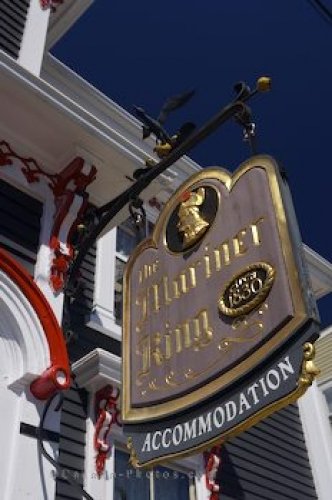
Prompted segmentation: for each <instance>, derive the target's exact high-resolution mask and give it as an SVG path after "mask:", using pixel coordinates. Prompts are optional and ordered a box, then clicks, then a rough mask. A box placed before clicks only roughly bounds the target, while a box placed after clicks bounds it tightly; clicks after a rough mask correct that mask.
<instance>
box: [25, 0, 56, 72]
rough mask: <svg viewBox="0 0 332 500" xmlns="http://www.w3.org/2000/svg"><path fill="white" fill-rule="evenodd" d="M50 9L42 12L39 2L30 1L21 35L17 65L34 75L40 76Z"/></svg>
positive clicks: (38, 0) (35, 0) (37, 0)
mask: <svg viewBox="0 0 332 500" xmlns="http://www.w3.org/2000/svg"><path fill="white" fill-rule="evenodd" d="M49 16H50V9H45V10H43V9H42V8H41V4H40V0H31V2H30V7H29V10H28V16H27V20H26V24H25V29H24V33H23V39H22V45H21V50H20V53H19V57H18V63H19V64H21V65H22V66H23V67H24V68H26V69H27V70H29V71H30V72H31V73H33V74H34V75H37V76H39V75H40V68H41V65H42V61H43V56H44V50H45V42H46V34H47V28H48V20H49Z"/></svg>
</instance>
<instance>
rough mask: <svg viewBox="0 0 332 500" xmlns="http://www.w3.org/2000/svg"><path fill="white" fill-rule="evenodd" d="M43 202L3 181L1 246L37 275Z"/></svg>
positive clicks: (1, 186) (0, 185)
mask: <svg viewBox="0 0 332 500" xmlns="http://www.w3.org/2000/svg"><path fill="white" fill-rule="evenodd" d="M42 213H43V204H42V203H41V202H40V201H38V200H36V199H35V198H32V197H31V196H29V195H27V194H26V193H23V192H22V191H20V190H19V189H16V188H15V187H13V186H12V185H11V184H8V183H7V182H5V181H2V180H0V245H1V246H2V247H3V248H4V249H5V250H7V251H8V252H9V253H11V254H12V255H13V257H15V258H16V259H17V260H18V261H19V262H20V263H21V264H22V265H23V266H24V267H25V268H26V269H27V270H28V271H29V273H30V274H31V275H33V271H34V265H35V263H36V258H37V251H38V246H39V235H40V219H41V216H42Z"/></svg>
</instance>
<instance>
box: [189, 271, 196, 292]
mask: <svg viewBox="0 0 332 500" xmlns="http://www.w3.org/2000/svg"><path fill="white" fill-rule="evenodd" d="M189 281H190V287H191V288H196V286H197V283H196V269H195V267H194V266H189Z"/></svg>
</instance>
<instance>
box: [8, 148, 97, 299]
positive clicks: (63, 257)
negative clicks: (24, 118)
mask: <svg viewBox="0 0 332 500" xmlns="http://www.w3.org/2000/svg"><path fill="white" fill-rule="evenodd" d="M14 160H18V161H19V162H20V163H21V165H22V166H21V172H22V173H23V175H24V176H25V178H26V180H27V182H28V183H29V184H32V183H37V182H40V180H41V179H42V178H44V179H47V181H48V187H49V188H50V190H51V191H52V193H53V196H54V205H55V213H54V216H53V224H52V226H51V231H50V236H49V246H50V249H51V250H52V251H53V259H52V263H51V267H50V275H49V280H50V284H51V286H52V288H53V291H54V292H55V293H58V292H60V291H61V290H62V289H63V286H64V283H65V281H66V277H67V273H68V270H69V266H70V263H71V261H72V259H73V257H74V250H73V246H72V243H71V241H72V237H73V234H74V232H75V231H76V229H77V227H78V225H79V223H80V222H81V220H82V219H83V216H84V214H85V213H86V210H87V207H88V198H89V195H88V193H87V192H86V188H87V187H88V186H89V184H91V183H92V182H93V181H94V180H95V178H96V173H97V169H96V167H94V166H90V167H88V172H87V173H85V171H84V170H85V169H86V166H85V161H84V159H83V158H80V157H76V158H74V160H72V161H71V162H70V163H69V164H68V165H67V166H66V167H65V168H64V169H63V170H62V171H61V172H60V173H57V174H49V173H48V172H45V170H43V169H42V168H41V167H40V165H38V163H37V161H36V160H35V159H33V158H25V157H23V156H20V155H18V154H17V153H16V152H15V151H14V150H13V149H12V148H11V147H10V145H9V144H8V143H7V142H5V141H1V142H0V167H5V166H10V165H13V163H14Z"/></svg>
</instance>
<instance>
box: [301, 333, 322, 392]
mask: <svg viewBox="0 0 332 500" xmlns="http://www.w3.org/2000/svg"><path fill="white" fill-rule="evenodd" d="M315 353H316V351H315V346H314V344H311V343H310V342H306V343H305V344H304V346H303V362H302V371H301V375H300V379H299V385H300V386H302V387H305V388H306V387H309V386H310V385H311V384H312V383H313V381H314V379H315V378H316V377H317V375H319V373H320V370H319V369H318V368H317V366H316V365H315V362H314V358H315Z"/></svg>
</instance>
